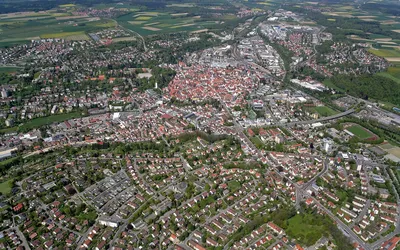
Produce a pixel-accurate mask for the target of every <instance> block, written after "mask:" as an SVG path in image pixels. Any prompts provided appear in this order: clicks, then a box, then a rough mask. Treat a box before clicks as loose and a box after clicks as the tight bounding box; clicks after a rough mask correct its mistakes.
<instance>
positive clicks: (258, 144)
mask: <svg viewBox="0 0 400 250" xmlns="http://www.w3.org/2000/svg"><path fill="white" fill-rule="evenodd" d="M250 141H251V142H252V143H254V145H255V146H256V147H257V148H262V147H263V146H264V143H263V142H262V141H261V140H260V139H259V138H258V137H257V136H253V137H250Z"/></svg>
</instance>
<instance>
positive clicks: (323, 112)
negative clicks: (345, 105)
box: [313, 106, 338, 116]
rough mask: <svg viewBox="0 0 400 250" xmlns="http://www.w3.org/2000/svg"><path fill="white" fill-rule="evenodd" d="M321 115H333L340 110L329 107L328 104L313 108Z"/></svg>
mask: <svg viewBox="0 0 400 250" xmlns="http://www.w3.org/2000/svg"><path fill="white" fill-rule="evenodd" d="M313 109H314V110H315V111H316V112H317V113H318V114H319V115H320V116H331V115H336V114H337V113H338V112H336V111H335V110H333V109H331V108H329V107H327V106H318V107H314V108H313Z"/></svg>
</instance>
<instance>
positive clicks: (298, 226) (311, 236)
mask: <svg viewBox="0 0 400 250" xmlns="http://www.w3.org/2000/svg"><path fill="white" fill-rule="evenodd" d="M314 220H315V218H313V216H312V215H309V214H305V215H300V214H297V215H295V216H294V217H292V218H290V219H289V220H288V224H289V225H288V228H287V229H286V233H287V234H288V235H289V236H291V237H293V238H295V239H297V240H298V241H299V242H301V243H303V244H305V245H307V246H311V245H313V244H315V243H316V242H317V241H318V240H319V239H320V238H321V237H322V233H323V231H324V230H323V229H324V227H323V226H318V225H317V224H318V222H317V221H314Z"/></svg>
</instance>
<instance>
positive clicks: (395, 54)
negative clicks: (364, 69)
mask: <svg viewBox="0 0 400 250" xmlns="http://www.w3.org/2000/svg"><path fill="white" fill-rule="evenodd" d="M397 47H398V48H397ZM368 51H369V52H371V53H372V54H374V55H377V56H380V57H384V58H385V59H386V60H388V61H389V62H400V47H399V46H395V48H389V47H388V48H385V49H369V50H368Z"/></svg>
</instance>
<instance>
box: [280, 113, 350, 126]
mask: <svg viewBox="0 0 400 250" xmlns="http://www.w3.org/2000/svg"><path fill="white" fill-rule="evenodd" d="M354 112H356V111H355V110H354V109H349V110H347V111H344V112H342V113H339V114H336V115H331V116H327V117H323V118H319V119H315V120H308V121H298V122H288V123H278V124H275V125H276V126H283V127H292V126H295V125H305V124H313V123H317V122H326V121H330V120H335V119H338V118H341V117H344V116H348V115H350V114H352V113H354Z"/></svg>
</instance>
